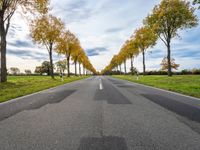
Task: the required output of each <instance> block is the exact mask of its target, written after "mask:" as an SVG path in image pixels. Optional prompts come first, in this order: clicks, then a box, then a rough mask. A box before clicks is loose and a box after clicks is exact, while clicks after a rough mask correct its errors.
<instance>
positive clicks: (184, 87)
mask: <svg viewBox="0 0 200 150" xmlns="http://www.w3.org/2000/svg"><path fill="white" fill-rule="evenodd" d="M113 77H115V78H119V79H123V80H128V81H132V82H136V83H141V84H145V85H149V86H153V87H157V88H161V89H165V90H168V91H173V92H177V93H182V94H185V95H189V96H193V97H197V98H200V75H174V76H173V77H168V76H164V75H163V76H161V75H160V76H159V75H152V76H139V80H137V77H136V76H124V75H114V76H113Z"/></svg>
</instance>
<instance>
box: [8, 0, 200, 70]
mask: <svg viewBox="0 0 200 150" xmlns="http://www.w3.org/2000/svg"><path fill="white" fill-rule="evenodd" d="M159 3H160V0H150V1H147V0H134V1H133V0H99V1H95V0H51V8H52V10H51V14H53V15H55V16H57V17H59V18H61V19H62V21H63V22H64V23H65V25H66V29H69V30H71V31H72V32H73V33H74V34H75V35H76V36H77V37H78V38H79V40H80V42H81V46H82V47H83V49H84V50H85V51H86V53H87V55H88V56H89V59H90V61H91V63H92V64H93V66H94V67H95V68H96V70H98V71H101V70H102V69H104V68H105V66H107V65H108V64H109V62H110V60H111V59H112V57H113V55H115V54H117V53H118V52H119V50H120V48H121V47H122V45H123V44H124V42H125V41H126V40H127V39H129V37H130V36H131V35H133V33H134V31H135V30H136V29H137V28H139V27H141V26H142V22H143V19H144V18H145V17H146V16H147V15H148V14H149V13H151V11H152V9H153V7H154V6H155V5H157V4H159ZM195 14H196V15H198V17H199V18H200V10H197V11H196V12H195ZM29 19H30V17H24V16H23V15H22V14H21V11H20V10H18V11H17V13H15V15H14V16H13V18H12V21H11V27H10V30H9V34H8V39H7V41H8V46H7V49H8V51H7V65H8V66H7V68H10V67H18V68H19V69H20V70H21V72H24V70H25V69H31V70H32V71H34V70H35V67H36V66H39V65H40V64H41V63H42V62H43V61H45V60H47V61H48V60H49V58H48V53H47V50H46V49H45V47H43V46H42V45H37V44H35V43H33V42H32V39H31V37H30V33H29V26H28V22H30V20H29ZM199 23H200V22H199ZM179 35H180V37H179V38H175V39H173V41H172V47H171V49H172V57H173V58H174V59H175V61H176V63H178V64H180V68H179V70H182V69H192V68H200V36H199V35H200V25H199V26H197V27H195V28H192V29H187V30H184V31H179ZM166 55H167V50H166V47H165V45H164V43H162V41H160V40H158V42H157V44H156V46H154V47H153V48H150V49H148V50H147V53H146V57H147V58H146V64H147V66H146V67H147V70H159V69H160V68H161V66H160V63H161V61H162V59H163V57H165V56H166ZM61 59H63V56H59V55H58V54H56V53H54V62H56V61H58V60H61ZM127 66H128V69H129V67H130V62H129V61H128V62H127ZM134 66H135V67H136V68H137V69H138V70H140V71H142V57H141V55H139V56H138V57H137V58H136V59H135V61H134ZM73 68H74V67H73V66H72V70H71V71H72V72H73V71H74V69H73Z"/></svg>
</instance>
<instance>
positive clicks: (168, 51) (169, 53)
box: [167, 40, 172, 77]
mask: <svg viewBox="0 0 200 150" xmlns="http://www.w3.org/2000/svg"><path fill="white" fill-rule="evenodd" d="M167 61H168V76H169V77H171V76H172V67H171V47H170V40H168V41H167Z"/></svg>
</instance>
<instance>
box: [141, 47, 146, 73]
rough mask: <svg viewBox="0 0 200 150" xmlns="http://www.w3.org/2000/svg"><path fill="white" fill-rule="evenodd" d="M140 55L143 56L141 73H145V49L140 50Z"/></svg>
mask: <svg viewBox="0 0 200 150" xmlns="http://www.w3.org/2000/svg"><path fill="white" fill-rule="evenodd" d="M142 56H143V75H144V76H145V75H146V65H145V51H144V50H142Z"/></svg>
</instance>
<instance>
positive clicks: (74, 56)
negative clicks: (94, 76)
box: [72, 42, 84, 76]
mask: <svg viewBox="0 0 200 150" xmlns="http://www.w3.org/2000/svg"><path fill="white" fill-rule="evenodd" d="M83 53H84V52H83V49H82V48H81V46H80V43H79V42H77V48H76V49H75V50H74V51H73V53H72V60H73V61H74V66H75V76H77V62H78V61H79V58H80V57H81V56H83ZM79 67H80V66H79ZM79 73H80V68H79Z"/></svg>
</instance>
